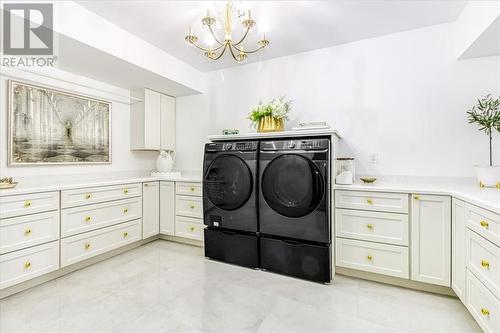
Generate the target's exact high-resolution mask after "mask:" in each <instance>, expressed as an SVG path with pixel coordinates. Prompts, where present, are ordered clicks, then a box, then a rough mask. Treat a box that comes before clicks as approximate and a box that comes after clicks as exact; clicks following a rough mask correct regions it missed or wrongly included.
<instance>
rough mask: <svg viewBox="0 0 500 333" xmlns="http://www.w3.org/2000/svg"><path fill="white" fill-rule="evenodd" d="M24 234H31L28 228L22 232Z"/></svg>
mask: <svg viewBox="0 0 500 333" xmlns="http://www.w3.org/2000/svg"><path fill="white" fill-rule="evenodd" d="M24 234H25V235H26V236H29V235H30V234H31V229H30V228H28V229H26V230H24Z"/></svg>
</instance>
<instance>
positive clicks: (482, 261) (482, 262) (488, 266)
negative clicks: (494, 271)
mask: <svg viewBox="0 0 500 333" xmlns="http://www.w3.org/2000/svg"><path fill="white" fill-rule="evenodd" d="M481 266H483V268H486V269H489V268H490V263H489V262H488V260H481Z"/></svg>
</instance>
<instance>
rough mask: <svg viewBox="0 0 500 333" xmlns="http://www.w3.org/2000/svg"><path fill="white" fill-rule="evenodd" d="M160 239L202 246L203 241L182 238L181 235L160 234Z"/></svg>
mask: <svg viewBox="0 0 500 333" xmlns="http://www.w3.org/2000/svg"><path fill="white" fill-rule="evenodd" d="M160 239H163V240H168V241H171V242H176V243H182V244H188V245H193V246H198V247H203V241H197V240H194V239H189V238H182V237H176V236H170V235H164V234H160Z"/></svg>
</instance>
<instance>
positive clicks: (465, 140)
mask: <svg viewBox="0 0 500 333" xmlns="http://www.w3.org/2000/svg"><path fill="white" fill-rule="evenodd" d="M454 29H455V26H454V23H449V24H443V25H438V26H432V27H427V28H423V29H418V30H412V31H407V32H402V33H397V34H392V35H387V36H382V37H377V38H373V39H367V40H363V41H359V42H354V43H349V44H344V45H340V46H335V47H330V48H326V49H321V50H315V51H311V52H306V53H301V54H297V55H292V56H287V57H282V58H276V59H272V60H268V61H263V62H260V63H252V64H248V65H244V66H237V67H233V68H230V69H226V70H221V71H217V72H212V73H211V75H212V78H211V81H212V82H213V84H214V87H212V91H211V94H210V96H205V97H204V98H201V97H183V98H180V99H179V102H178V104H177V105H178V109H177V114H178V115H179V116H178V124H177V125H178V128H181V129H183V130H182V131H179V133H178V137H177V142H178V143H179V148H180V147H181V146H180V143H181V142H188V143H186V147H187V148H189V149H186V151H187V153H185V152H184V151H183V150H180V149H179V151H180V154H179V157H178V166H179V167H180V168H188V169H193V168H194V167H195V166H198V169H200V168H201V159H202V149H201V146H202V144H203V142H205V141H206V140H205V139H206V135H208V134H213V133H220V132H221V130H222V129H223V128H239V129H240V131H241V132H248V131H251V130H252V129H251V128H250V127H249V121H248V120H247V119H246V117H247V113H248V109H249V107H250V106H252V105H254V104H257V103H258V102H259V101H260V100H263V101H268V100H269V99H271V98H273V97H277V96H280V95H285V94H286V95H287V97H288V98H291V99H293V100H294V101H295V102H294V110H293V114H292V116H293V119H292V120H291V121H290V122H289V123H288V125H287V127H291V126H292V125H294V124H296V122H297V120H326V121H327V122H328V123H329V124H330V125H332V126H333V127H334V128H336V129H337V130H339V131H340V133H341V134H342V135H343V137H344V138H343V140H342V141H341V151H342V152H341V153H342V154H343V155H351V156H354V157H355V158H356V161H357V168H358V169H357V171H358V173H359V174H385V175H422V176H423V175H429V176H464V177H472V176H474V171H473V168H472V165H473V164H485V163H487V162H488V155H487V154H488V147H487V139H486V137H485V136H484V135H483V134H481V133H480V132H479V131H477V129H476V126H473V125H470V124H468V123H467V120H466V114H465V111H466V110H467V109H468V108H469V107H470V106H472V105H473V104H474V103H475V101H476V98H477V97H478V96H480V95H483V94H487V93H493V94H496V95H500V57H486V58H480V59H469V60H460V61H457V60H456V45H454V42H453V38H452V34H453V32H454ZM271 47H272V45H271ZM202 124H204V125H202ZM208 124H210V126H208ZM188 126H192V127H193V128H194V130H193V131H188V130H187V128H188ZM184 129H186V130H184ZM496 141H497V145H496V147H495V151H496V163H497V164H500V139H499V136H498V135H497V136H496ZM372 154H377V155H378V159H379V162H378V163H377V164H371V163H369V159H370V157H371V155H372Z"/></svg>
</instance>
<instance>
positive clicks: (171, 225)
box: [160, 181, 175, 236]
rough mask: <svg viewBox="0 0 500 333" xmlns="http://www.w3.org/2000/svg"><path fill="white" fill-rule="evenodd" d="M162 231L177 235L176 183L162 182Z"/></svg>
mask: <svg viewBox="0 0 500 333" xmlns="http://www.w3.org/2000/svg"><path fill="white" fill-rule="evenodd" d="M160 233H161V234H164V235H170V236H174V235H175V183H174V182H166V181H162V182H160Z"/></svg>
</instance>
